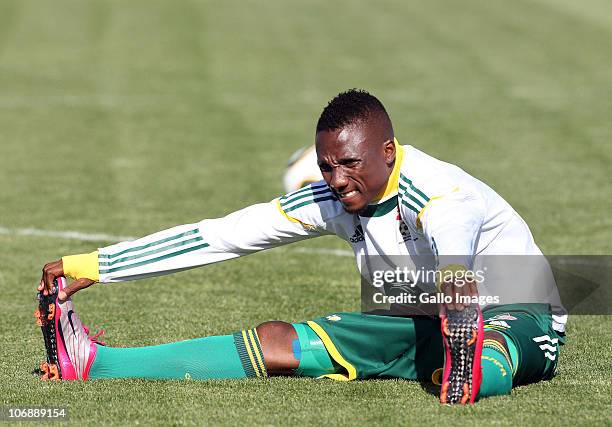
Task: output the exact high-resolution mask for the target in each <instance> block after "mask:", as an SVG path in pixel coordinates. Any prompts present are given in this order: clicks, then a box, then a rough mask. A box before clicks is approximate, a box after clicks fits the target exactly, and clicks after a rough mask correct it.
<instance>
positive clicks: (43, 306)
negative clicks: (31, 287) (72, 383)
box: [34, 282, 62, 380]
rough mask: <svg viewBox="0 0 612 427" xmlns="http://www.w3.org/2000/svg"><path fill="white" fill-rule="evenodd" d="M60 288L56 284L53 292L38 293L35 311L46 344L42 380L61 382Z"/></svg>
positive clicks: (41, 366) (41, 367)
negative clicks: (57, 313) (57, 308)
mask: <svg viewBox="0 0 612 427" xmlns="http://www.w3.org/2000/svg"><path fill="white" fill-rule="evenodd" d="M58 289H59V286H58V285H57V283H55V282H54V286H53V288H52V292H50V293H48V294H47V295H44V294H43V292H38V294H37V295H36V299H37V300H38V309H36V311H34V316H35V317H36V324H37V325H38V326H40V330H41V332H42V335H43V339H44V343H45V352H46V360H45V361H44V362H43V363H42V364H41V365H40V370H41V372H42V376H41V379H42V380H59V379H61V378H62V373H61V369H60V366H59V361H58V360H57V331H56V330H55V321H54V320H55V300H56V299H57V290H58Z"/></svg>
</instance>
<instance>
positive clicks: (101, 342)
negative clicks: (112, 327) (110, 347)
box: [83, 325, 106, 345]
mask: <svg viewBox="0 0 612 427" xmlns="http://www.w3.org/2000/svg"><path fill="white" fill-rule="evenodd" d="M83 329H84V330H85V333H86V334H87V338H89V341H91V342H92V343H94V344H100V345H106V343H105V342H104V341H100V340H98V338H100V337H101V336H102V335H104V333H105V332H106V330H104V329H100V330H99V331H98V332H96V334H95V335H92V336H91V337H90V336H89V328H88V327H87V326H85V325H83Z"/></svg>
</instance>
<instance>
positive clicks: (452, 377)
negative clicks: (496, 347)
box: [440, 306, 484, 405]
mask: <svg viewBox="0 0 612 427" xmlns="http://www.w3.org/2000/svg"><path fill="white" fill-rule="evenodd" d="M441 320H442V322H441V325H442V336H443V338H444V348H445V359H444V373H443V377H442V388H441V391H440V402H441V403H450V404H456V403H460V404H462V405H464V404H466V403H474V401H475V400H476V396H477V395H478V390H479V389H480V383H481V380H482V374H481V369H480V363H481V353H482V344H483V341H484V324H483V320H482V313H481V311H480V308H478V307H477V306H476V307H472V306H470V307H466V308H465V309H463V310H461V311H454V310H449V311H447V313H446V315H443V316H441Z"/></svg>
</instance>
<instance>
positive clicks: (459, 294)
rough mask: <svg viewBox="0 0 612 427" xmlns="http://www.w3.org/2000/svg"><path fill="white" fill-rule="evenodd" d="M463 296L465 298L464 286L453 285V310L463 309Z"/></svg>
mask: <svg viewBox="0 0 612 427" xmlns="http://www.w3.org/2000/svg"><path fill="white" fill-rule="evenodd" d="M464 296H465V286H464V285H455V310H457V311H461V310H463V309H464V308H465V304H464V303H463V301H464V299H463V297H464Z"/></svg>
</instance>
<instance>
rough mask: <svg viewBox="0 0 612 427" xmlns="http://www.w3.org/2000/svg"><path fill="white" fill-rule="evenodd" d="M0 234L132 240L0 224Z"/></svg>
mask: <svg viewBox="0 0 612 427" xmlns="http://www.w3.org/2000/svg"><path fill="white" fill-rule="evenodd" d="M0 234H4V235H7V236H40V237H57V238H60V239H69V240H81V241H84V242H123V241H125V240H134V239H136V237H132V236H113V235H112V234H104V233H81V232H80V231H56V230H41V229H39V228H7V227H2V226H0Z"/></svg>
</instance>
